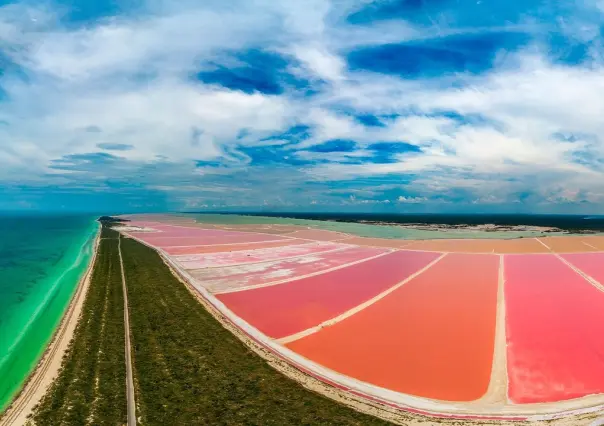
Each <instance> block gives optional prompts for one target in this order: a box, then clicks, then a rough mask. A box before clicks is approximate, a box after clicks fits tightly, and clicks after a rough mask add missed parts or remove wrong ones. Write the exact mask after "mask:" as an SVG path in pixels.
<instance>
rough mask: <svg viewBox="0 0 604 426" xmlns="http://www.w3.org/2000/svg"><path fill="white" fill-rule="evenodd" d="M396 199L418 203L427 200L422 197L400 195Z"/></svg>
mask: <svg viewBox="0 0 604 426" xmlns="http://www.w3.org/2000/svg"><path fill="white" fill-rule="evenodd" d="M396 201H397V202H399V203H403V204H419V203H425V202H426V201H428V200H427V199H426V198H424V197H405V196H402V195H401V196H399V197H398V198H397V200H396Z"/></svg>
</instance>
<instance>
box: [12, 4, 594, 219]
mask: <svg viewBox="0 0 604 426" xmlns="http://www.w3.org/2000/svg"><path fill="white" fill-rule="evenodd" d="M93 3H94V6H91V2H88V1H85V0H78V1H77V2H72V3H69V4H66V3H65V2H61V3H60V4H59V3H42V6H36V5H34V4H33V3H31V2H16V3H12V4H7V5H5V6H2V7H0V188H2V189H0V209H12V208H40V209H52V208H64V209H70V208H77V209H83V208H93V209H94V208H102V209H118V210H165V209H224V208H232V209H247V208H268V209H286V210H319V209H323V210H355V209H358V210H375V211H435V212H437V211H455V210H462V211H464V210H465V211H502V212H526V211H535V212H586V213H598V212H601V209H602V208H603V207H604V179H603V178H604V139H603V137H604V124H603V123H604V121H603V120H602V118H601V117H602V116H603V113H604V97H602V95H601V94H602V93H604V63H603V58H602V46H601V44H602V40H603V37H602V30H601V28H602V23H603V18H604V6H603V4H602V3H601V2H598V1H593V2H582V3H581V4H580V5H577V4H576V2H571V1H561V2H556V3H555V4H552V2H549V1H538V0H529V1H512V2H499V3H500V4H492V2H486V1H476V0H473V1H465V0H464V1H453V0H439V1H431V2H427V1H409V0H378V1H367V0H331V1H330V0H312V1H309V0H305V1H302V0H300V1H289V2H276V1H269V0H251V1H249V0H248V1H243V0H232V1H229V2H224V1H213V0H212V1H204V2H193V1H188V0H184V1H181V2H166V1H162V0H148V1H143V2H136V3H134V2H133V3H129V2H124V3H123V5H125V6H122V7H120V8H116V6H115V5H114V4H113V3H114V2H109V1H107V2H103V1H100V2H93Z"/></svg>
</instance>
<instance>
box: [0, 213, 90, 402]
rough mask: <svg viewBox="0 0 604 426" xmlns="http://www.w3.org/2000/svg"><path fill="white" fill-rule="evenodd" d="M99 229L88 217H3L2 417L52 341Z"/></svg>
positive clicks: (0, 294) (0, 293)
mask: <svg viewBox="0 0 604 426" xmlns="http://www.w3.org/2000/svg"><path fill="white" fill-rule="evenodd" d="M97 230H98V224H97V222H95V217H92V216H89V215H86V216H58V215H44V216H42V215H40V216H33V215H27V216H0V378H1V380H0V413H1V412H2V411H4V410H5V409H6V408H7V407H8V405H9V404H10V402H11V401H12V400H13V398H14V397H15V396H16V395H17V393H18V392H19V390H20V389H21V387H22V386H23V384H24V383H25V381H26V380H27V378H28V376H29V375H30V373H31V372H32V371H33V370H34V368H35V367H36V365H37V363H38V361H39V360H40V358H41V356H42V355H43V353H44V350H45V349H46V347H47V345H48V344H49V343H50V341H51V339H52V335H53V333H54V331H55V329H56V328H57V326H58V325H59V324H60V322H61V318H62V316H63V314H64V313H65V310H66V308H67V306H68V305H69V301H70V300H71V297H72V295H73V294H74V291H75V289H76V288H77V283H78V282H79V281H80V279H81V278H82V276H83V275H84V273H85V272H86V269H87V267H88V264H89V262H90V260H91V258H92V254H93V253H92V252H93V244H94V237H95V235H96V232H97Z"/></svg>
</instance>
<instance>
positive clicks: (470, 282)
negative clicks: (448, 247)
mask: <svg viewBox="0 0 604 426" xmlns="http://www.w3.org/2000/svg"><path fill="white" fill-rule="evenodd" d="M498 266H499V258H498V257H497V256H491V255H471V254H449V255H447V256H446V257H444V258H443V259H442V260H440V261H439V262H438V263H436V264H434V265H433V266H432V267H430V268H429V269H427V270H426V271H425V272H423V273H422V274H421V275H419V276H418V277H416V278H414V279H412V280H411V281H409V282H407V283H406V284H404V285H403V286H401V287H400V288H398V289H396V290H395V291H394V292H392V293H391V294H389V295H387V296H386V297H384V298H383V299H381V300H379V301H377V302H376V303H374V304H373V305H371V306H369V307H367V308H365V309H363V310H362V311H360V312H358V313H356V314H355V315H353V316H351V317H350V318H347V319H345V320H344V321H342V322H340V323H337V324H334V325H333V326H330V327H326V328H323V329H321V330H320V331H318V332H317V333H315V334H312V335H309V336H307V337H303V338H301V339H300V340H297V341H294V342H291V343H288V344H287V346H288V347H289V348H290V349H292V350H293V351H295V352H297V353H299V354H301V355H303V356H304V357H306V358H308V359H310V360H312V361H316V362H318V363H319V364H321V365H324V366H326V367H328V368H330V369H332V370H334V371H337V372H339V373H342V374H345V375H347V376H350V377H353V378H355V379H359V380H362V381H365V382H368V383H371V384H374V385H377V386H381V387H384V388H388V389H391V390H395V391H398V392H403V393H407V394H411V395H416V396H422V397H426V398H434V399H440V400H447V401H471V400H475V399H478V398H480V397H481V396H483V395H484V393H485V392H486V390H487V388H488V385H489V380H490V374H491V367H492V360H493V348H494V339H495V322H496V310H497V284H498V269H499V268H498Z"/></svg>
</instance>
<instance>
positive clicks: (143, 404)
mask: <svg viewBox="0 0 604 426" xmlns="http://www.w3.org/2000/svg"><path fill="white" fill-rule="evenodd" d="M122 255H123V260H124V268H125V273H126V282H127V286H128V299H129V303H130V308H129V311H130V324H131V333H132V343H133V351H134V370H135V372H134V374H135V388H136V400H137V407H138V410H139V411H138V416H139V420H140V423H141V424H145V425H166V424H181V425H185V424H187V425H201V424H212V425H218V424H225V425H226V424H228V425H235V424H246V425H252V424H256V425H259V424H261V425H287V424H300V425H311V424H312V425H317V424H326V425H327V424H329V425H382V424H386V423H385V422H383V421H381V420H379V419H376V418H374V417H370V416H368V415H365V414H361V413H359V412H356V411H353V410H351V409H350V408H348V407H345V406H343V405H340V404H338V403H336V402H334V401H331V400H329V399H327V398H325V397H323V396H320V395H318V394H316V393H314V392H311V391H309V390H307V389H305V388H303V387H302V386H301V385H299V384H297V383H295V382H294V381H292V380H290V379H288V378H286V377H285V376H283V375H282V374H281V373H279V372H277V371H275V370H274V369H273V368H271V367H270V366H269V365H268V364H267V363H266V362H265V361H264V360H263V359H262V358H260V357H259V356H258V355H256V354H255V353H253V352H252V351H250V350H249V349H248V348H247V347H246V346H245V345H244V344H243V343H242V342H241V341H240V340H238V339H237V338H236V337H235V336H234V335H233V334H231V333H230V332H229V331H227V330H226V329H225V328H223V327H222V325H221V324H220V323H219V322H218V321H217V320H216V319H215V318H214V317H213V316H212V315H211V314H210V313H209V312H208V311H206V310H205V308H204V307H203V306H202V305H201V304H200V303H199V302H198V301H197V300H196V299H195V297H194V296H193V295H192V294H191V293H190V292H189V291H188V290H187V289H186V287H185V286H184V285H183V284H182V283H181V282H179V281H178V279H176V278H175V277H174V276H173V275H172V273H171V272H170V270H169V269H168V267H167V266H166V265H165V264H164V263H163V261H162V259H161V258H160V257H159V255H158V254H157V253H156V252H155V251H154V250H152V249H150V248H148V247H146V246H144V245H142V244H140V243H138V242H136V241H134V240H131V239H123V240H122Z"/></svg>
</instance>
